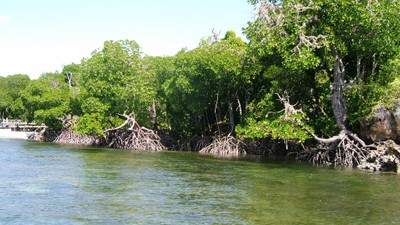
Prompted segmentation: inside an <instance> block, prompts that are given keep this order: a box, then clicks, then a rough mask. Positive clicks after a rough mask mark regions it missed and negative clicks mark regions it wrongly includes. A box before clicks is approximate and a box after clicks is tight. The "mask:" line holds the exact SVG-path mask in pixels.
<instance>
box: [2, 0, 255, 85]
mask: <svg viewBox="0 0 400 225" xmlns="http://www.w3.org/2000/svg"><path fill="white" fill-rule="evenodd" d="M253 18H254V8H253V6H252V5H250V4H249V3H247V0H201V1H189V0H186V1H185V0H34V1H33V0H0V75H1V76H6V75H11V74H17V73H24V74H28V75H30V76H31V78H33V79H35V78H37V77H39V75H40V74H42V73H44V72H54V71H56V70H59V71H60V70H61V69H62V66H63V65H66V64H70V63H72V62H75V63H79V62H80V60H81V59H82V58H83V57H89V56H90V53H91V52H92V51H93V50H95V49H97V48H100V47H101V46H102V45H103V42H104V41H106V40H123V39H130V40H135V41H136V42H137V43H138V44H139V45H140V46H141V48H142V51H143V53H145V54H147V55H154V56H155V55H157V56H163V55H174V54H175V53H176V52H178V51H179V50H180V49H182V48H188V49H193V48H195V47H196V46H197V45H198V43H199V41H200V39H202V38H205V37H207V36H208V35H210V34H211V30H212V29H213V28H214V29H215V30H218V31H221V36H223V35H224V33H225V32H226V31H227V30H234V31H235V32H236V33H237V34H238V35H242V28H243V27H246V25H247V22H248V21H251V20H253ZM242 37H243V38H244V36H242Z"/></svg>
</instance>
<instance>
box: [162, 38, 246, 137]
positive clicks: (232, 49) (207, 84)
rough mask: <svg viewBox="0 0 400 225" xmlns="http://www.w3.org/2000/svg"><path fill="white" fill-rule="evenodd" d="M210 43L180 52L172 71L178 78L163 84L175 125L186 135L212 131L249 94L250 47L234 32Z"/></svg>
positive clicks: (168, 109) (172, 78) (172, 77)
mask: <svg viewBox="0 0 400 225" xmlns="http://www.w3.org/2000/svg"><path fill="white" fill-rule="evenodd" d="M210 40H211V39H210ZM210 40H209V41H203V42H202V43H201V44H200V45H199V47H198V48H195V49H193V50H191V51H187V52H180V53H178V54H177V55H176V56H175V60H174V71H172V72H169V73H172V74H174V75H173V76H170V77H169V79H166V80H165V82H164V83H163V84H162V93H163V95H164V96H165V99H166V101H165V103H166V110H167V112H168V115H169V116H170V119H171V120H170V122H171V126H172V127H173V129H176V130H179V131H182V133H184V134H186V135H190V134H194V133H204V132H205V131H207V130H208V131H210V130H209V129H210V127H211V125H212V124H214V123H217V122H221V121H219V120H220V119H221V120H222V121H227V120H228V118H227V116H225V115H226V113H227V111H228V104H230V103H234V104H235V108H237V107H238V105H236V104H238V103H237V102H238V101H237V99H240V97H244V95H245V94H244V91H245V86H246V84H247V83H248V80H247V77H246V76H245V75H246V74H245V73H244V71H243V65H242V61H243V59H244V56H245V49H246V44H245V43H244V42H243V41H242V40H241V39H240V38H238V37H236V35H235V33H234V32H232V31H230V32H227V34H226V35H225V38H224V39H222V40H219V41H216V42H212V41H210ZM216 110H217V111H219V113H218V114H219V115H215V114H216V113H215V111H216Z"/></svg>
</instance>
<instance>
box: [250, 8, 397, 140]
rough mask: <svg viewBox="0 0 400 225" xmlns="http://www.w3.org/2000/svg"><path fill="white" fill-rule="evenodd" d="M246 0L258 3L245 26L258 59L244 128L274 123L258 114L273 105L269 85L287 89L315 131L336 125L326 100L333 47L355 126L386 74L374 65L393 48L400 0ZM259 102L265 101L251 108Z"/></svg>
mask: <svg viewBox="0 0 400 225" xmlns="http://www.w3.org/2000/svg"><path fill="white" fill-rule="evenodd" d="M250 2H251V3H252V4H254V5H257V6H261V7H260V9H261V11H260V14H259V17H258V18H257V19H256V20H255V21H254V22H252V23H249V26H248V27H247V28H246V29H245V32H246V34H247V36H248V38H249V40H250V43H249V47H250V48H249V52H250V53H251V54H252V55H253V56H252V57H253V58H254V59H255V62H256V63H258V64H260V65H262V66H260V67H258V69H259V73H258V76H255V77H254V79H255V85H256V87H257V88H254V89H253V90H252V93H253V94H252V98H251V99H253V101H252V102H251V103H250V105H249V106H250V107H249V109H251V110H252V113H251V114H253V116H254V117H253V118H251V117H250V118H251V119H249V120H248V122H249V123H248V126H249V129H250V130H251V127H252V126H255V127H260V126H259V124H267V125H268V126H271V124H272V126H274V123H273V122H272V121H273V120H270V119H266V118H262V116H263V114H264V115H265V113H266V111H269V110H274V106H275V107H276V104H271V102H270V101H273V99H271V96H272V95H273V93H274V92H276V93H283V92H287V94H288V95H289V96H291V100H292V102H297V104H296V106H297V107H298V108H301V109H302V110H303V112H305V113H306V114H307V117H308V118H309V121H308V123H309V124H310V125H311V126H312V127H313V128H314V129H315V131H316V132H317V133H318V134H320V135H330V134H331V132H332V131H335V129H333V127H332V120H333V119H334V117H333V115H332V112H331V109H332V108H331V105H330V103H329V101H331V99H332V93H331V90H330V84H331V82H332V80H333V62H334V56H335V54H334V53H335V52H338V54H339V55H340V57H341V58H342V59H343V61H344V64H345V65H346V67H345V68H346V77H345V83H344V84H343V88H344V90H345V94H346V100H347V108H348V113H349V116H348V118H349V121H348V122H349V124H350V126H351V128H352V129H354V130H357V126H358V123H359V121H360V118H362V117H363V116H365V115H366V114H368V112H369V111H370V110H371V108H372V107H373V105H374V103H375V102H376V99H377V96H379V95H380V94H379V89H382V88H384V87H385V84H384V83H385V81H389V82H390V80H391V78H390V77H392V75H389V73H387V72H384V71H383V72H382V71H381V67H380V66H381V65H383V64H384V63H385V62H386V61H387V60H388V59H390V58H392V57H393V55H394V54H395V53H396V52H398V44H399V43H398V37H399V36H400V33H399V29H397V27H398V26H399V24H400V5H399V1H379V3H378V2H372V1H368V2H363V1H361V2H360V1H347V0H340V1H337V0H328V1H326V0H316V1H302V0H293V1H250ZM274 67H275V68H274ZM257 90H259V91H258V92H257ZM253 96H254V97H253ZM256 96H266V97H265V98H259V97H256ZM262 105H264V106H267V108H268V109H265V108H264V109H265V111H263V110H264V109H258V108H259V107H261V106H262ZM275 109H276V108H275ZM253 112H254V113H253ZM252 119H254V121H255V122H254V121H252ZM277 124H279V123H277ZM283 127H285V126H283ZM287 128H288V129H289V130H288V131H290V132H291V130H290V127H287ZM267 133H268V132H267ZM267 133H265V134H267ZM278 133H279V132H278ZM269 135H272V133H269ZM278 136H279V135H278Z"/></svg>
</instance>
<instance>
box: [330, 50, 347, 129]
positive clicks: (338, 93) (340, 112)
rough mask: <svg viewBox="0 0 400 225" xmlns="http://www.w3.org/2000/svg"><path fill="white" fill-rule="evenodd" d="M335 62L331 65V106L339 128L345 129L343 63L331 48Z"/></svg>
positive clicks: (345, 110) (345, 111)
mask: <svg viewBox="0 0 400 225" xmlns="http://www.w3.org/2000/svg"><path fill="white" fill-rule="evenodd" d="M332 52H333V55H334V57H335V62H334V65H333V78H334V79H333V88H332V89H333V99H332V108H333V113H334V115H335V119H336V123H337V125H338V127H339V129H340V130H342V131H343V130H347V128H346V120H347V109H346V101H345V99H344V91H343V81H344V75H345V68H344V65H343V61H342V58H341V57H340V55H339V53H338V52H337V50H335V49H334V50H333V51H332Z"/></svg>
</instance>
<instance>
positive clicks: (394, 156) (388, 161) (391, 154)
mask: <svg viewBox="0 0 400 225" xmlns="http://www.w3.org/2000/svg"><path fill="white" fill-rule="evenodd" d="M358 168H360V169H363V170H370V171H392V172H397V173H400V146H399V145H397V144H396V143H395V142H394V141H393V140H387V141H384V142H380V143H377V144H376V150H371V151H370V152H369V153H368V155H367V157H366V158H365V160H363V161H362V162H361V163H360V165H358Z"/></svg>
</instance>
